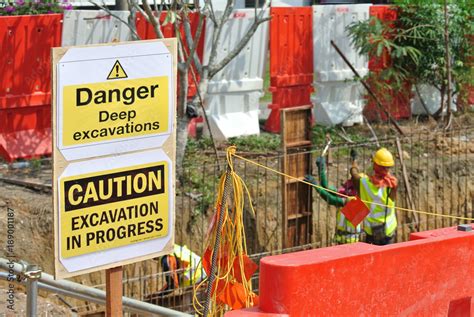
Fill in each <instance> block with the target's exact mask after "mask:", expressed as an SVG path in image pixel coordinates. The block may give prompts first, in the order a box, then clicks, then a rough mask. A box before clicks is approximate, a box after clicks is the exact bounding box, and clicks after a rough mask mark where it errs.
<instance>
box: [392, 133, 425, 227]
mask: <svg viewBox="0 0 474 317" xmlns="http://www.w3.org/2000/svg"><path fill="white" fill-rule="evenodd" d="M396 142H397V150H398V157H399V159H400V165H401V166H402V174H403V181H404V182H405V190H406V193H407V196H406V197H407V202H408V206H410V209H412V210H416V206H415V203H414V200H413V197H412V195H411V186H410V181H409V179H408V174H407V169H406V166H405V163H404V161H403V150H402V145H401V143H400V139H399V138H398V137H397V139H396ZM412 217H413V220H415V229H416V230H419V226H420V221H419V219H418V215H417V213H415V212H412Z"/></svg>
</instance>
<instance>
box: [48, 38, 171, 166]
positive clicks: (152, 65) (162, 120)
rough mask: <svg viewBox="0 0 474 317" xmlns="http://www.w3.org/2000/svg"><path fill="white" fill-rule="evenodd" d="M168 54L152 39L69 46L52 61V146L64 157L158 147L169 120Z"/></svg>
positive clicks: (78, 157)
mask: <svg viewBox="0 0 474 317" xmlns="http://www.w3.org/2000/svg"><path fill="white" fill-rule="evenodd" d="M172 56H173V55H172V54H171V52H170V49H169V47H167V46H166V44H165V43H163V42H157V41H154V42H143V43H142V42H136V43H134V44H123V45H108V46H93V47H77V48H69V49H68V50H67V52H66V53H65V54H64V56H62V58H61V59H60V60H59V61H58V63H57V65H56V71H57V81H56V91H57V100H56V104H57V113H58V115H57V119H56V120H57V128H58V131H57V133H58V138H57V141H58V144H57V146H58V148H59V150H60V151H61V153H62V154H63V155H64V156H65V157H66V159H68V160H76V159H82V158H87V157H94V156H101V155H107V154H116V153H124V152H129V151H134V150H141V149H147V148H153V147H159V146H161V145H162V144H163V143H164V142H165V141H166V139H167V138H168V137H169V135H170V133H171V130H172V124H173V118H174V109H175V106H174V105H175V102H174V100H175V98H173V96H174V93H173V92H174V88H173V87H174V85H173V83H174V76H173V57H172ZM118 142H120V143H118ZM84 147H87V148H89V150H87V151H84V150H83V149H84Z"/></svg>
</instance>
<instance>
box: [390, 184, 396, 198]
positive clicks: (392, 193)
mask: <svg viewBox="0 0 474 317" xmlns="http://www.w3.org/2000/svg"><path fill="white" fill-rule="evenodd" d="M397 188H398V186H395V187H392V188H391V189H390V199H391V200H392V201H395V199H397Z"/></svg>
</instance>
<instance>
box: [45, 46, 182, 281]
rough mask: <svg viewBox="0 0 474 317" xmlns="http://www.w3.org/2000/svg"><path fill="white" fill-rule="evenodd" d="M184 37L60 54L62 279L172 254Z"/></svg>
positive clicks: (57, 164) (57, 247)
mask: <svg viewBox="0 0 474 317" xmlns="http://www.w3.org/2000/svg"><path fill="white" fill-rule="evenodd" d="M176 59H177V41H176V39H160V40H149V41H136V42H121V43H112V44H96V45H88V46H77V47H58V48H53V50H52V69H53V74H52V77H53V85H52V103H53V105H52V117H53V120H52V123H53V124H52V130H53V133H52V135H53V151H52V155H53V163H54V164H53V201H54V204H53V206H54V209H53V210H54V215H53V218H54V276H55V278H68V277H73V276H76V275H80V274H87V273H90V272H95V271H98V270H104V269H108V268H112V267H117V266H122V265H127V264H131V263H135V262H139V261H144V260H148V259H152V258H155V257H159V256H162V255H164V254H168V253H170V252H172V249H173V244H174V218H175V209H174V208H175V207H174V206H175V199H174V197H175V173H174V170H175V157H176V116H175V111H176V103H175V101H176V89H175V83H176V75H177V61H176Z"/></svg>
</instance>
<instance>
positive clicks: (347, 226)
mask: <svg viewBox="0 0 474 317" xmlns="http://www.w3.org/2000/svg"><path fill="white" fill-rule="evenodd" d="M360 227H361V226H360V224H359V225H358V226H357V227H354V225H353V224H352V223H351V222H350V221H349V220H347V218H346V217H345V216H344V214H343V213H342V212H341V209H338V210H337V213H336V235H335V236H334V239H335V240H336V242H338V243H354V242H358V241H359V237H360V232H361V229H360Z"/></svg>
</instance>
